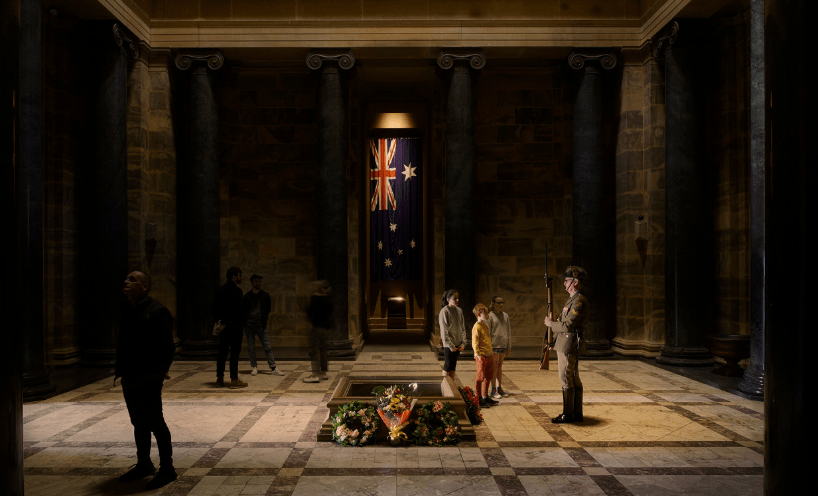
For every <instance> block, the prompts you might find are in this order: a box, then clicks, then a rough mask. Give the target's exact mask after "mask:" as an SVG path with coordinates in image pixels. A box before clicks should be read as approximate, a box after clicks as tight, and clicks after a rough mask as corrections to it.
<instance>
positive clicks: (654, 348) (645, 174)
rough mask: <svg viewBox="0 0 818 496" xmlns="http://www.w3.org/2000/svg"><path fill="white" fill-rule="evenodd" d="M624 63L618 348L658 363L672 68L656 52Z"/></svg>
mask: <svg viewBox="0 0 818 496" xmlns="http://www.w3.org/2000/svg"><path fill="white" fill-rule="evenodd" d="M622 59H623V60H622V63H623V67H622V79H621V83H620V94H619V98H618V103H619V114H620V120H619V131H618V133H619V140H618V143H617V147H616V337H615V338H614V339H613V349H614V351H615V352H616V353H618V354H621V355H627V356H644V357H653V356H656V355H658V354H659V350H660V349H661V347H662V345H663V344H664V341H665V321H664V307H665V300H664V294H665V281H664V263H665V262H664V252H665V240H664V233H665V184H664V181H665V83H664V68H663V66H662V63H661V61H659V60H656V59H655V58H653V57H652V56H651V54H650V52H649V47H647V48H645V49H643V50H632V51H623V53H622ZM640 215H641V216H642V217H643V220H642V221H639V216H640Z"/></svg>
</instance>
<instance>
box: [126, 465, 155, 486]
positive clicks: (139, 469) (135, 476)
mask: <svg viewBox="0 0 818 496" xmlns="http://www.w3.org/2000/svg"><path fill="white" fill-rule="evenodd" d="M154 473H156V467H154V466H153V463H151V462H147V463H137V464H136V465H133V466H132V467H131V469H130V470H128V471H127V472H125V473H124V474H122V475H120V476H119V482H123V483H124V482H131V481H135V480H139V479H142V478H143V477H147V476H149V475H153V474H154Z"/></svg>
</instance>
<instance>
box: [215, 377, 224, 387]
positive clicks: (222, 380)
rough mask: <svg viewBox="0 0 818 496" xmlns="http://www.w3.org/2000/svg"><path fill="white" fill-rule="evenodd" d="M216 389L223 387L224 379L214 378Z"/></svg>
mask: <svg viewBox="0 0 818 496" xmlns="http://www.w3.org/2000/svg"><path fill="white" fill-rule="evenodd" d="M216 387H224V377H217V378H216Z"/></svg>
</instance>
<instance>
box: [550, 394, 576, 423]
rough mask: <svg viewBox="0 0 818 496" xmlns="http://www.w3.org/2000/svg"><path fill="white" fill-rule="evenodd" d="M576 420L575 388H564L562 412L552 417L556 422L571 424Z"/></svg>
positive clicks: (553, 421)
mask: <svg viewBox="0 0 818 496" xmlns="http://www.w3.org/2000/svg"><path fill="white" fill-rule="evenodd" d="M573 421H574V388H568V389H563V390H562V413H561V414H559V415H557V416H556V417H554V418H552V419H551V422H552V423H554V424H569V423H571V422H573Z"/></svg>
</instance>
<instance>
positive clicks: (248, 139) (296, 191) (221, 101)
mask: <svg viewBox="0 0 818 496" xmlns="http://www.w3.org/2000/svg"><path fill="white" fill-rule="evenodd" d="M223 76H224V77H225V78H226V81H225V82H224V83H223V84H221V85H220V86H219V88H218V91H217V97H216V98H217V104H218V107H219V110H218V111H219V147H220V148H219V155H220V158H219V165H220V170H219V196H220V200H221V206H220V212H221V224H220V225H221V227H220V229H221V268H220V274H221V277H222V279H223V277H224V273H225V272H226V271H227V269H228V267H230V266H233V265H236V266H238V267H241V269H242V271H243V277H244V279H243V281H242V284H241V289H242V291H244V292H247V291H249V290H250V288H251V285H250V276H251V275H252V274H253V273H254V272H255V273H258V274H259V275H262V276H264V279H263V284H262V288H263V289H264V290H265V291H267V292H268V293H270V296H271V298H272V311H271V314H270V318H269V321H268V332H269V333H270V338H271V341H273V342H274V343H278V344H281V345H287V346H307V344H308V341H309V322H308V321H307V318H306V312H305V311H304V307H305V303H306V300H305V298H306V296H307V295H308V294H309V292H308V287H307V284H308V283H309V282H310V281H312V280H314V279H315V277H316V259H315V256H316V254H315V236H316V226H315V216H316V213H317V212H316V203H315V177H316V171H317V169H316V167H317V166H316V153H315V146H316V140H317V135H316V120H315V119H316V117H315V93H316V81H315V80H314V79H313V77H312V75H311V74H310V73H309V72H308V71H307V70H306V68H304V69H296V68H292V69H280V70H279V69H244V68H236V69H234V70H233V71H232V72H231V73H229V74H226V75H223ZM355 253H357V251H356V252H355Z"/></svg>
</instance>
